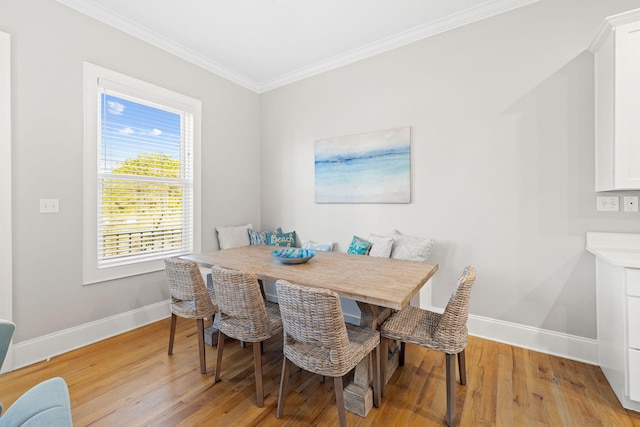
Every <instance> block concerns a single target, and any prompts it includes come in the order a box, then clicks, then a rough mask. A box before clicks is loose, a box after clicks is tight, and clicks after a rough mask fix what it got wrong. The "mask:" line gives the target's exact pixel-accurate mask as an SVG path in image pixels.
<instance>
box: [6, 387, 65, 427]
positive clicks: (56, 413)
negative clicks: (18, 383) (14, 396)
mask: <svg viewBox="0 0 640 427" xmlns="http://www.w3.org/2000/svg"><path fill="white" fill-rule="evenodd" d="M72 425H73V422H72V420H71V405H70V401H69V389H68V388H67V383H65V381H64V380H63V379H62V378H59V377H56V378H51V379H50V380H47V381H43V382H41V383H40V384H38V385H36V386H34V387H32V388H31V389H30V390H29V391H27V392H26V393H24V394H23V395H22V396H20V397H19V398H18V400H16V401H15V402H14V403H13V405H11V406H10V407H9V409H7V411H6V412H5V414H4V415H3V416H2V417H0V427H13V426H22V427H39V426H42V427H45V426H47V427H48V426H60V427H63V426H72Z"/></svg>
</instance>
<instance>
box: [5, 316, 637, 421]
mask: <svg viewBox="0 0 640 427" xmlns="http://www.w3.org/2000/svg"><path fill="white" fill-rule="evenodd" d="M195 332H196V328H195V321H191V320H187V319H182V318H178V327H177V331H176V342H175V346H174V354H173V356H168V355H167V344H168V336H169V320H168V319H167V320H163V321H160V322H156V323H153V324H151V325H148V326H145V327H142V328H139V329H136V330H134V331H131V332H128V333H125V334H122V335H119V336H116V337H113V338H110V339H108V340H105V341H101V342H98V343H96V344H93V345H90V346H87V347H84V348H81V349H78V350H75V351H71V352H69V353H66V354H63V355H61V356H57V357H54V358H52V359H51V360H50V361H49V362H41V363H37V364H34V365H31V366H28V367H25V368H22V369H18V370H16V371H14V372H11V373H8V374H4V375H3V376H2V377H0V401H1V402H3V403H4V405H5V407H7V406H8V405H10V404H11V403H13V401H14V400H15V399H16V398H17V397H18V396H19V395H20V394H22V393H23V392H24V391H25V390H27V389H28V388H29V387H31V386H33V385H35V384H37V383H38V382H40V381H43V380H45V379H47V378H50V377H53V376H62V377H63V378H65V380H66V381H67V383H68V385H69V391H70V394H71V400H72V402H71V405H72V414H73V419H74V423H75V425H76V426H178V425H179V426H231V425H233V426H257V425H260V426H300V425H302V426H305V425H308V426H311V425H314V426H315V425H318V426H333V425H336V424H337V422H338V416H337V411H336V408H335V401H334V394H333V381H325V382H324V383H321V382H320V380H319V377H318V376H314V375H311V374H309V373H307V372H304V371H298V370H296V369H292V373H291V379H290V381H289V393H288V396H287V400H286V406H285V416H284V418H282V419H276V417H275V412H276V405H277V398H278V385H279V381H280V369H281V360H282V359H281V357H282V346H281V339H282V338H281V337H277V338H275V339H273V340H271V341H268V342H267V343H266V345H265V348H264V355H263V361H264V365H265V367H264V385H265V386H264V388H265V406H264V408H257V407H256V406H255V391H254V390H255V389H254V387H255V386H254V375H253V362H252V357H253V354H252V350H251V345H248V346H247V347H246V348H241V347H240V345H239V344H237V343H236V342H233V341H231V342H229V343H228V344H227V345H225V353H224V359H223V362H222V363H223V367H222V381H221V382H220V383H217V384H215V385H214V384H213V372H214V368H215V366H214V364H215V347H208V346H207V374H200V371H199V363H198V346H197V339H196V336H195ZM444 360H445V359H444V356H443V355H442V354H440V353H437V352H433V351H429V350H426V349H423V348H420V347H416V346H411V345H407V357H406V363H405V365H404V366H403V367H401V368H399V369H398V370H397V371H396V373H395V374H394V375H393V377H392V378H391V380H390V381H389V384H388V385H387V389H386V396H385V397H384V398H383V400H382V405H381V407H380V408H373V409H372V410H371V412H370V413H369V415H368V417H366V418H360V417H359V416H357V415H354V414H352V413H349V412H348V413H347V423H348V424H349V425H350V426H405V425H423V426H442V425H446V422H445V414H446V399H445V381H444V364H445V362H444ZM457 404H458V406H457V417H458V420H459V425H461V426H494V425H495V426H580V427H585V426H640V413H637V412H633V411H627V410H625V409H624V408H622V406H621V405H620V403H618V401H617V399H616V397H615V395H614V394H613V391H612V390H611V388H610V387H609V385H608V383H607V380H606V379H605V377H604V375H603V374H602V371H601V370H600V368H598V367H596V366H591V365H587V364H583V363H579V362H574V361H570V360H566V359H562V358H559V357H553V356H548V355H545V354H541V353H536V352H534V351H529V350H524V349H521V348H517V347H511V346H509V345H505V344H500V343H496V342H492V341H487V340H483V339H479V338H473V337H472V338H471V339H470V342H469V345H468V347H467V385H466V386H458V392H457Z"/></svg>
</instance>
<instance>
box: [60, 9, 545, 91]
mask: <svg viewBox="0 0 640 427" xmlns="http://www.w3.org/2000/svg"><path fill="white" fill-rule="evenodd" d="M57 1H58V2H60V3H62V4H65V5H67V6H69V7H71V8H73V9H76V10H78V11H80V12H82V13H84V14H87V15H89V16H91V17H93V18H96V19H98V20H100V21H102V22H104V23H106V24H108V25H111V26H113V27H116V28H118V29H120V30H122V31H124V32H126V33H129V34H131V35H133V36H135V37H137V38H139V39H142V40H144V41H146V42H148V43H151V44H153V45H155V46H157V47H160V48H162V49H164V50H166V51H169V52H171V53H172V54H174V55H177V56H179V57H181V58H183V59H185V60H187V61H190V62H192V63H194V64H196V65H198V66H201V67H203V68H205V69H207V70H209V71H212V72H214V73H216V74H218V75H220V76H222V77H224V78H227V79H229V80H231V81H233V82H235V83H237V84H240V85H242V86H244V87H247V88H249V89H251V90H254V91H256V92H258V93H261V92H265V91H267V90H271V89H274V88H277V87H280V86H283V85H286V84H289V83H292V82H294V81H297V80H301V79H303V78H306V77H310V76H312V75H315V74H318V73H322V72H324V71H328V70H331V69H334V68H337V67H340V66H343V65H346V64H349V63H352V62H355V61H358V60H360V59H363V58H367V57H369V56H373V55H376V54H379V53H382V52H385V51H388V50H391V49H395V48H397V47H400V46H404V45H406V44H409V43H412V42H415V41H417V40H420V39H424V38H426V37H429V36H432V35H435V34H438V33H442V32H444V31H447V30H450V29H453V28H456V27H460V26H462V25H466V24H469V23H472V22H475V21H478V20H481V19H484V18H488V17H490V16H494V15H497V14H499V13H503V12H506V11H508V10H512V9H515V8H517V7H521V6H524V5H527V4H530V3H534V2H536V1H537V0H224V1H223V0H154V1H144V2H143V1H132V0H57ZM151 5H152V7H150V6H151Z"/></svg>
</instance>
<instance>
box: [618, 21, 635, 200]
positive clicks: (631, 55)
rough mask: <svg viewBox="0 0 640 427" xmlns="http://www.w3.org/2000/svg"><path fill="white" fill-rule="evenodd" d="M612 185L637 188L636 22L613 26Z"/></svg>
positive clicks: (621, 187)
mask: <svg viewBox="0 0 640 427" xmlns="http://www.w3.org/2000/svg"><path fill="white" fill-rule="evenodd" d="M614 55H615V60H614V64H615V65H614V69H615V71H614V81H615V83H614V87H615V95H614V96H615V107H614V111H615V113H614V114H615V125H614V128H615V130H614V135H615V142H614V144H615V150H614V152H615V159H614V169H615V170H614V180H615V184H614V186H615V187H616V188H617V189H640V120H638V117H637V114H638V111H640V79H639V78H638V76H640V22H632V23H629V24H625V25H620V26H618V27H617V28H616V29H615V54H614Z"/></svg>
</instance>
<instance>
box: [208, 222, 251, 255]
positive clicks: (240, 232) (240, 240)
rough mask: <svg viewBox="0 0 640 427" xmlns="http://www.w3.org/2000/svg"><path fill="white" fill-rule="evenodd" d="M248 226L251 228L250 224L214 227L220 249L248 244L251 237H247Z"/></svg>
mask: <svg viewBox="0 0 640 427" xmlns="http://www.w3.org/2000/svg"><path fill="white" fill-rule="evenodd" d="M250 228H253V225H252V224H247V225H235V226H231V227H216V232H217V233H218V243H219V244H220V249H229V248H237V247H239V246H249V245H250V244H251V239H250V238H249V229H250Z"/></svg>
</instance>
